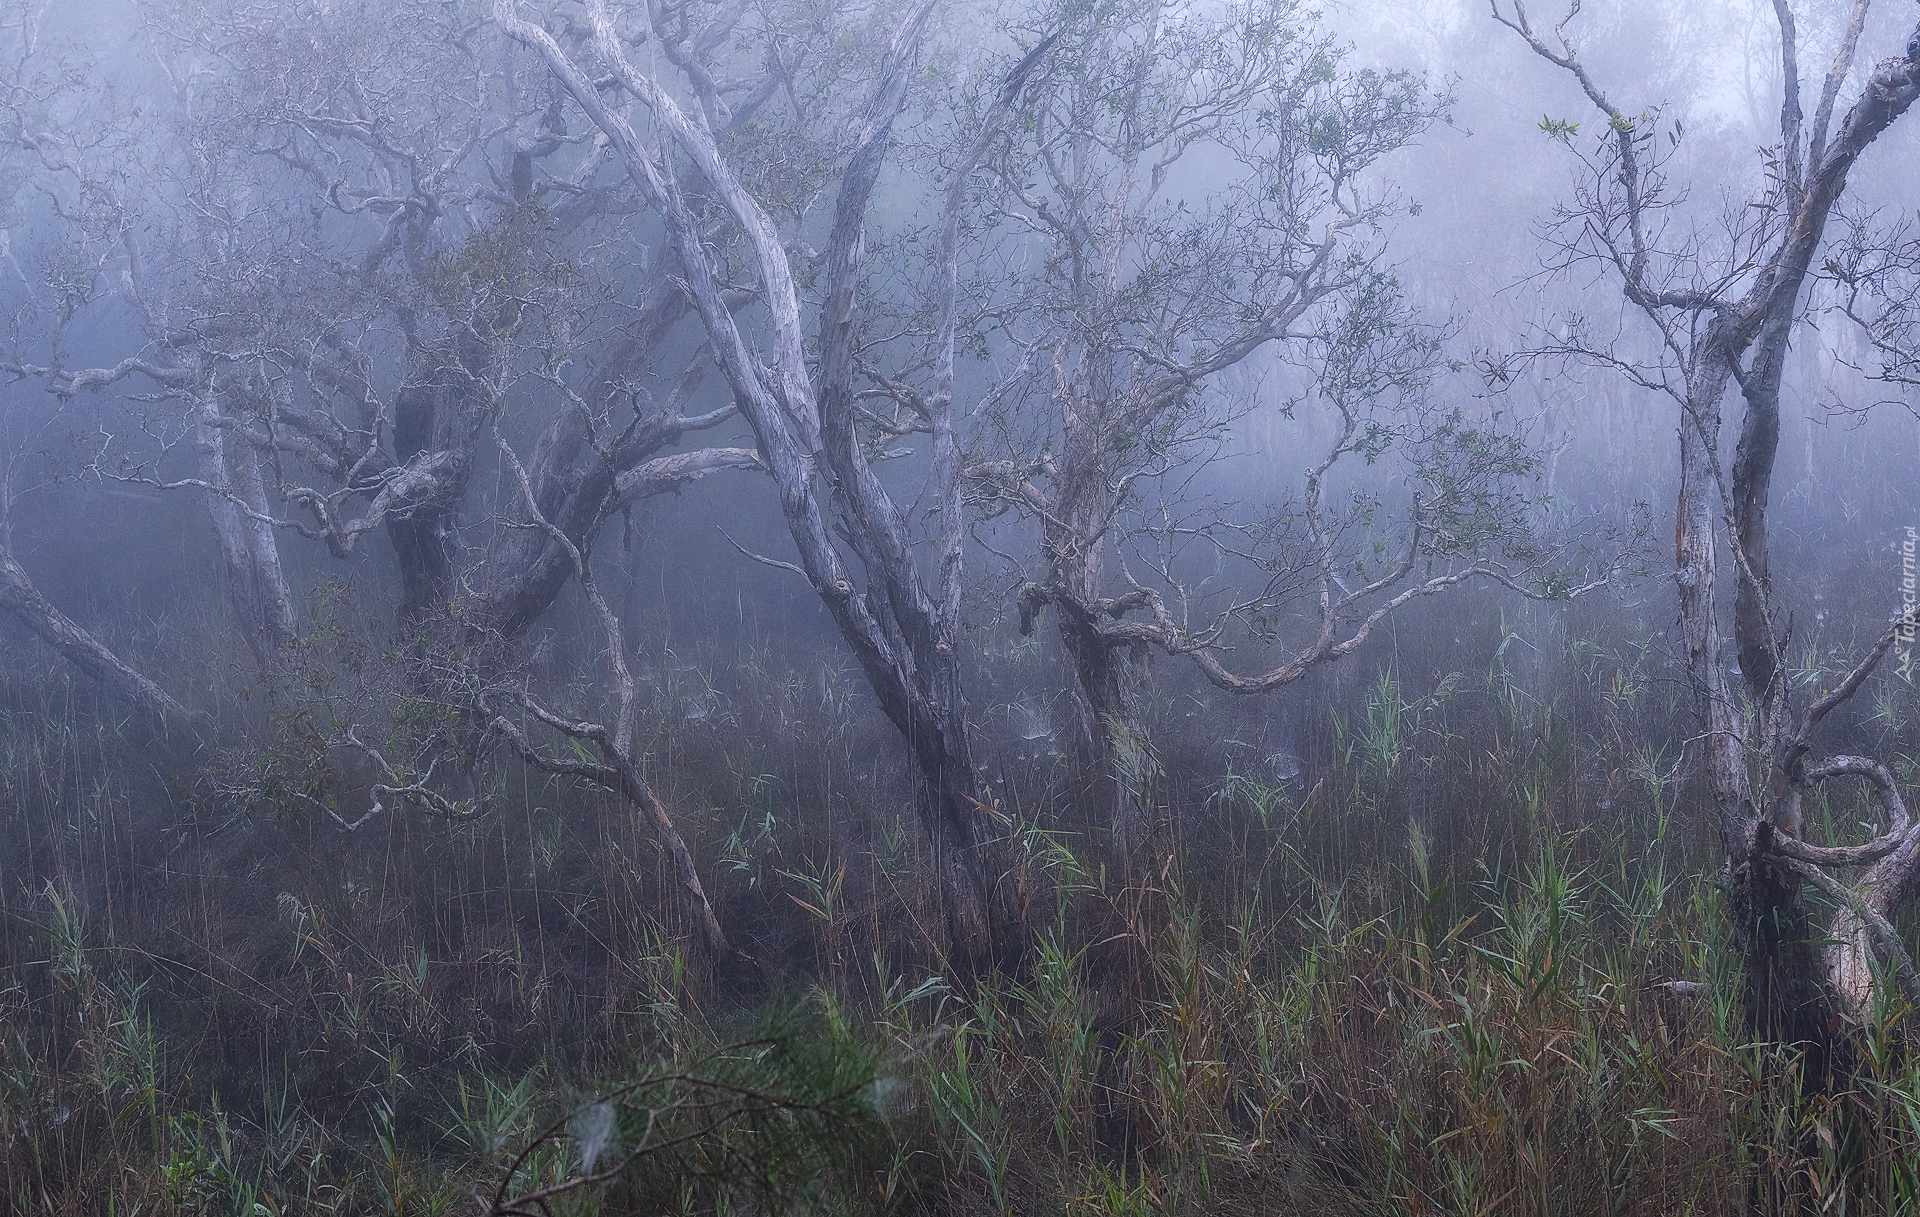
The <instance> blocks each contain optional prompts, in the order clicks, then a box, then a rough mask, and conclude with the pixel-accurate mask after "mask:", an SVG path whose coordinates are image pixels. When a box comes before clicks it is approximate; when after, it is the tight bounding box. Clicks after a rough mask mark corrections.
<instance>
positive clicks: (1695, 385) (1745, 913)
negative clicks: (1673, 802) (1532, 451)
mask: <svg viewBox="0 0 1920 1217" xmlns="http://www.w3.org/2000/svg"><path fill="white" fill-rule="evenodd" d="M1730 366H1731V365H1730V362H1729V360H1728V359H1726V358H1725V357H1723V356H1721V355H1719V354H1718V352H1715V353H1712V354H1708V353H1703V357H1702V359H1701V361H1700V363H1699V365H1698V366H1697V367H1696V368H1695V370H1694V374H1693V377H1692V378H1691V380H1690V384H1689V394H1688V396H1689V399H1690V401H1691V403H1692V407H1691V416H1684V415H1683V417H1682V418H1681V420H1680V492H1679V500H1678V503H1677V505H1676V518H1675V528H1674V543H1675V577H1676V581H1677V583H1678V585H1679V592H1680V621H1681V632H1682V636H1683V638H1684V640H1685V644H1686V652H1687V673H1688V677H1689V680H1690V682H1691V684H1692V686H1693V693H1694V702H1695V705H1696V706H1698V707H1699V710H1700V713H1701V719H1702V724H1703V731H1702V739H1701V750H1702V755H1703V756H1704V758H1705V762H1706V779H1707V786H1708V791H1709V795H1710V797H1711V798H1712V800H1713V806H1714V811H1715V814H1716V817H1717V819H1718V821H1719V827H1720V839H1721V847H1722V851H1723V853H1724V856H1725V872H1724V874H1725V881H1726V897H1727V911H1728V916H1729V919H1730V920H1731V922H1732V926H1733V934H1734V947H1735V949H1736V950H1737V951H1739V953H1740V956H1741V959H1742V962H1743V969H1744V971H1745V974H1746V988H1747V1000H1748V1010H1749V1015H1750V1017H1751V1019H1752V1022H1753V1026H1754V1030H1755V1031H1756V1032H1757V1033H1759V1034H1760V1035H1762V1036H1764V1037H1766V1038H1767V1039H1769V1040H1771V1041H1774V1042H1780V1043H1805V1044H1808V1045H1810V1046H1811V1047H1813V1049H1814V1050H1815V1052H1816V1054H1817V1057H1818V1059H1817V1061H1816V1072H1818V1073H1824V1072H1825V1069H1826V1065H1827V1062H1828V1060H1829V1059H1830V1057H1831V1052H1832V1048H1833V1046H1834V1045H1833V1035H1834V1030H1835V1027H1834V1018H1833V1016H1834V1014H1835V1012H1836V1011H1837V1009H1838V1003H1837V1001H1836V995H1835V994H1834V992H1833V990H1832V988H1831V986H1830V985H1829V984H1828V983H1827V979H1826V975H1825V973H1826V969H1825V967H1824V965H1823V962H1822V960H1821V957H1820V951H1819V948H1818V945H1817V943H1818V940H1819V939H1820V938H1821V937H1822V935H1821V933H1820V931H1819V930H1818V929H1817V928H1816V927H1815V925H1814V923H1813V921H1812V919H1811V918H1810V917H1809V915H1808V910H1807V907H1806V902H1805V899H1804V897H1803V894H1802V891H1801V886H1802V885H1801V881H1800V878H1799V876H1798V875H1797V874H1796V873H1795V872H1794V871H1793V870H1792V869H1791V867H1790V866H1789V865H1788V864H1787V862H1786V860H1785V859H1784V858H1781V857H1780V856H1778V854H1776V853H1775V852H1774V850H1773V848H1772V846H1773V840H1774V835H1775V834H1776V833H1781V832H1787V833H1792V834H1793V835H1796V836H1797V835H1799V831H1800V826H1799V825H1798V824H1775V823H1773V822H1771V821H1770V820H1768V819H1766V818H1765V814H1766V812H1767V811H1771V810H1773V809H1775V808H1779V807H1784V806H1786V805H1785V804H1780V803H1777V802H1773V801H1771V800H1767V801H1764V802H1763V801H1762V799H1759V798H1756V794H1757V793H1758V792H1756V791H1755V790H1754V789H1753V784H1752V779H1751V776H1750V772H1749V763H1748V760H1747V752H1746V742H1747V740H1748V738H1749V737H1750V734H1751V731H1750V724H1748V723H1747V722H1746V716H1745V714H1744V713H1743V712H1742V710H1741V707H1740V704H1739V701H1738V695H1737V694H1736V692H1735V690H1734V687H1733V681H1732V679H1731V673H1730V672H1729V670H1728V668H1727V664H1726V659H1727V656H1726V655H1725V654H1724V651H1725V649H1726V647H1725V642H1726V639H1725V637H1724V635H1723V634H1722V631H1721V628H1720V619H1719V616H1718V613H1717V611H1716V604H1715V596H1714V590H1715V587H1716V583H1717V579H1718V574H1719V563H1720V553H1719V545H1718V529H1719V526H1720V512H1719V504H1718V502H1717V493H1718V492H1717V488H1716V486H1715V484H1714V476H1713V464H1712V459H1713V458H1712V452H1711V450H1710V449H1709V448H1708V445H1707V437H1708V436H1717V435H1718V433H1719V428H1720V422H1721V401H1722V400H1723V394H1724V386H1725V385H1726V383H1727V381H1728V379H1729V377H1730V370H1729V369H1730ZM1745 671H1746V670H1745V669H1744V668H1743V669H1742V673H1743V676H1744V674H1745Z"/></svg>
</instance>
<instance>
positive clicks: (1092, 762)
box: [1056, 602, 1158, 863]
mask: <svg viewBox="0 0 1920 1217" xmlns="http://www.w3.org/2000/svg"><path fill="white" fill-rule="evenodd" d="M1056 611H1057V615H1058V618H1059V631H1060V641H1061V643H1062V644H1063V645H1064V646H1065V647H1066V651H1067V656H1068V658H1069V659H1071V660H1072V661H1073V672H1074V678H1075V680H1076V681H1077V682H1078V684H1079V688H1080V696H1081V698H1082V700H1083V701H1084V703H1085V709H1086V719H1087V721H1086V726H1087V736H1088V741H1087V742H1088V744H1089V745H1090V749H1091V752H1090V755H1089V756H1088V758H1087V760H1088V765H1089V767H1090V769H1091V771H1092V775H1093V787H1094V806H1095V807H1097V808H1098V809H1099V810H1100V812H1101V815H1102V817H1103V819H1104V820H1105V821H1106V824H1107V828H1108V830H1109V831H1110V832H1111V833H1112V834H1113V844H1114V849H1115V852H1116V853H1117V854H1118V855H1119V857H1120V858H1121V860H1122V862H1123V863H1124V862H1125V861H1126V860H1127V859H1130V858H1131V857H1132V856H1133V854H1134V852H1135V851H1136V850H1138V849H1139V848H1140V847H1141V846H1142V845H1143V844H1145V843H1146V840H1147V838H1148V837H1149V836H1150V835H1152V830H1153V789H1154V784H1155V780H1156V778H1157V776H1158V765H1157V763H1156V762H1155V760H1154V754H1153V749H1152V748H1151V747H1150V746H1149V744H1148V742H1147V734H1146V724H1145V723H1144V722H1143V721H1142V720H1141V718H1140V714H1139V710H1138V708H1137V705H1136V702H1135V699H1134V697H1133V696H1132V694H1133V688H1132V685H1133V684H1134V683H1135V678H1136V673H1134V672H1133V671H1132V670H1131V665H1132V664H1133V663H1134V662H1135V661H1134V660H1133V659H1131V658H1129V657H1128V655H1127V654H1126V652H1125V651H1123V650H1121V649H1120V648H1117V647H1116V646H1115V645H1114V643H1113V640H1111V639H1109V638H1105V637H1103V636H1102V635H1101V633H1100V628H1099V622H1098V621H1095V620H1093V619H1091V617H1090V616H1089V614H1088V613H1087V612H1086V611H1085V609H1084V608H1083V607H1081V606H1080V605H1077V604H1072V603H1067V602H1062V603H1060V604H1058V605H1057V606H1056Z"/></svg>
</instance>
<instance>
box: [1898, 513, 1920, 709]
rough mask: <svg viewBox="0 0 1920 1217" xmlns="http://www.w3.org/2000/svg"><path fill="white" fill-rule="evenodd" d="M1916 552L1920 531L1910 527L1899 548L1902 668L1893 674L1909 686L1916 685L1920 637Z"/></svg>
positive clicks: (1919, 567) (1919, 568) (1919, 581)
mask: <svg viewBox="0 0 1920 1217" xmlns="http://www.w3.org/2000/svg"><path fill="white" fill-rule="evenodd" d="M1916 548H1920V528H1913V527H1911V526H1909V527H1908V529H1907V537H1906V540H1905V541H1903V542H1902V543H1901V545H1900V625H1899V627H1898V628H1897V629H1896V630H1895V631H1894V644H1895V646H1896V647H1897V648H1898V651H1897V652H1896V653H1897V654H1898V656H1899V666H1898V667H1896V668H1895V669H1894V671H1896V672H1897V673H1899V675H1900V679H1902V680H1904V681H1906V682H1907V683H1908V684H1912V683H1913V673H1914V659H1913V639H1914V635H1915V634H1916V633H1920V612H1916V611H1915V610H1916V609H1920V563H1917V562H1916V555H1915V550H1916Z"/></svg>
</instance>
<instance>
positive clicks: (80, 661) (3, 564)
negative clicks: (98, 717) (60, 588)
mask: <svg viewBox="0 0 1920 1217" xmlns="http://www.w3.org/2000/svg"><path fill="white" fill-rule="evenodd" d="M0 611H5V612H6V613H7V614H9V615H10V616H12V617H13V619H14V620H16V621H18V622H19V623H20V624H21V625H24V626H25V627H26V628H27V629H29V630H31V631H33V632H34V633H35V634H37V635H39V636H40V638H41V639H42V640H44V641H45V642H46V643H47V645H49V646H51V647H52V648H53V649H54V650H56V651H58V652H59V653H60V655H61V656H62V657H63V658H65V659H66V660H67V662H68V663H71V664H72V665H73V666H74V667H76V668H79V669H80V670H81V671H82V672H84V673H86V674H87V675H88V676H89V677H92V678H93V679H94V680H95V681H98V682H99V684H100V686H101V687H102V688H103V689H105V690H106V691H107V692H108V693H109V694H111V695H112V696H114V697H116V698H118V699H120V700H121V701H124V702H126V703H127V704H129V705H131V706H133V707H135V708H136V709H139V710H143V711H145V712H146V713H148V714H150V715H152V716H153V717H155V718H157V719H159V720H160V721H161V722H163V723H167V724H183V723H188V722H191V721H192V720H193V717H194V716H193V715H192V714H190V713H188V711H187V709H186V708H185V707H184V706H182V705H181V704H180V703H179V702H177V701H175V700H174V699H173V698H172V697H170V696H168V694H167V693H166V692H165V691H164V690H163V689H161V688H160V686H159V685H156V684H154V683H153V682H152V681H151V680H148V679H147V678H146V677H145V676H142V675H141V674H140V673H139V672H137V671H135V670H134V669H133V668H132V666H130V665H129V664H128V663H127V662H126V661H125V660H123V659H121V658H120V657H119V656H118V655H115V654H114V653H113V651H112V650H110V649H109V648H108V647H107V645H106V644H105V643H103V642H101V641H100V640H99V639H98V638H95V637H94V636H93V635H92V634H91V633H89V632H88V631H87V630H85V629H84V628H82V627H81V626H80V625H79V624H78V623H76V622H75V621H74V620H73V619H72V618H71V617H68V616H67V615H66V614H65V613H63V612H61V611H60V610H59V609H57V608H55V607H54V606H53V604H52V602H51V601H49V600H48V599H47V598H46V597H45V596H43V595H41V594H40V590H39V589H38V588H36V587H35V586H34V585H33V580H32V579H30V578H28V577H27V572H26V571H25V570H24V569H23V568H22V567H21V565H20V564H19V563H18V562H16V561H14V558H13V555H12V554H10V553H8V552H7V551H6V549H5V548H0Z"/></svg>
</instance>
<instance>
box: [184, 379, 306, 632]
mask: <svg viewBox="0 0 1920 1217" xmlns="http://www.w3.org/2000/svg"><path fill="white" fill-rule="evenodd" d="M194 448H195V450H196V452H197V453H198V455H199V458H200V476H201V479H202V480H203V481H205V482H206V483H207V484H208V485H209V486H211V487H213V488H214V492H213V493H211V494H209V495H208V496H207V511H208V514H209V515H210V516H211V517H212V518H213V532H214V536H215V538H216V539H217V540H218V541H219V543H220V556H221V558H222V560H223V561H224V563H225V565H226V572H227V594H228V596H229V598H230V599H231V600H232V602H233V610H234V613H235V615H236V616H237V617H238V618H239V619H240V630H241V633H242V634H243V635H245V637H246V640H247V646H248V648H249V649H251V650H252V652H253V657H254V661H255V662H256V663H259V664H261V665H263V666H264V665H265V664H266V662H267V660H268V659H269V657H270V656H272V654H273V653H274V652H275V651H277V650H279V649H280V648H281V647H283V646H285V645H286V644H287V643H289V642H291V641H293V637H294V634H295V633H296V632H297V630H296V629H295V626H294V614H293V594H292V593H291V592H290V591H289V590H288V588H287V579H286V573H285V571H284V570H283V569H282V568H281V565H280V545H279V541H278V540H277V539H276V538H275V536H274V534H273V525H272V524H269V523H267V522H266V520H265V519H264V518H263V517H265V516H267V515H268V514H270V513H269V511H268V503H267V491H266V485H265V482H264V479H263V478H262V477H261V474H260V458H259V454H258V453H256V452H255V451H254V450H253V447H252V445H250V444H248V443H246V442H245V441H244V440H242V439H238V438H236V437H235V436H234V435H233V433H232V431H231V429H230V428H229V427H228V426H227V425H226V422H225V420H223V419H222V418H221V417H220V414H219V407H218V406H217V405H216V404H215V403H214V401H213V398H212V394H211V393H209V394H208V397H207V398H206V400H205V401H203V402H202V404H201V406H200V412H199V417H198V418H197V419H196V420H195V424H194Z"/></svg>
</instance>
